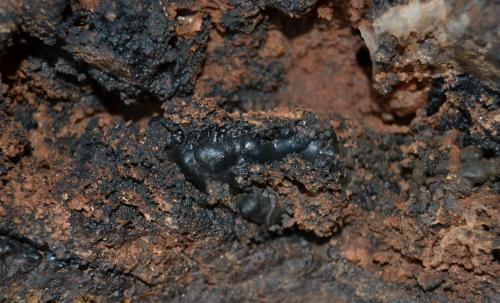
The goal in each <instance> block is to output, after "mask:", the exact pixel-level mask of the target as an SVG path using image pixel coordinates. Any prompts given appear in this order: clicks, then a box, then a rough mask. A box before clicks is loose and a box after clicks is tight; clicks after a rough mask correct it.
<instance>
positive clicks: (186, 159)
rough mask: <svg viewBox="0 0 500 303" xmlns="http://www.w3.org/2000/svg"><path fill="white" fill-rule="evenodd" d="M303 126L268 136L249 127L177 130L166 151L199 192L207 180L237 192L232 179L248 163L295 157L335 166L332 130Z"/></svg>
mask: <svg viewBox="0 0 500 303" xmlns="http://www.w3.org/2000/svg"><path fill="white" fill-rule="evenodd" d="M302 122H303V123H307V121H306V120H304V121H302ZM303 127H304V129H303V130H304V131H299V130H298V129H294V128H292V127H284V128H282V129H279V130H275V133H274V134H272V135H271V136H264V135H262V134H257V133H255V132H252V131H251V129H250V128H248V127H247V128H239V129H231V128H226V127H221V126H218V125H212V126H209V127H207V128H205V129H203V130H200V131H199V132H197V133H191V134H189V135H188V134H186V135H184V134H183V133H182V131H179V130H177V131H174V132H171V133H170V135H169V138H166V140H167V149H168V150H169V153H170V154H171V156H172V157H173V158H174V159H175V161H176V162H177V164H178V165H179V167H180V168H181V170H182V172H183V173H184V174H185V176H186V178H187V179H188V180H189V181H191V182H192V183H193V184H194V185H195V186H196V187H197V188H198V189H199V190H201V191H204V192H207V185H208V183H209V182H210V181H219V182H223V183H227V184H229V185H230V187H231V188H232V189H233V190H235V191H237V192H238V191H241V190H242V188H240V186H239V185H238V184H237V182H236V181H235V177H236V176H237V175H240V172H245V171H248V166H249V165H250V164H257V163H271V162H275V161H280V160H282V159H283V158H285V157H286V156H288V155H291V154H297V155H300V156H301V157H303V158H304V159H305V160H307V161H309V162H311V163H320V164H324V165H327V166H328V163H330V165H334V164H335V163H336V162H335V161H333V160H335V158H336V155H337V138H336V136H335V133H334V132H333V130H332V129H331V128H330V129H324V130H322V131H320V130H318V129H316V130H315V129H313V128H310V127H307V125H303ZM333 169H335V168H333Z"/></svg>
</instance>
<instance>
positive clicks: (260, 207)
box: [235, 189, 282, 226]
mask: <svg viewBox="0 0 500 303" xmlns="http://www.w3.org/2000/svg"><path fill="white" fill-rule="evenodd" d="M235 200H236V204H237V207H238V210H239V211H240V213H241V215H242V216H243V217H244V218H245V219H248V220H250V221H252V222H254V223H257V224H265V225H268V226H271V225H275V224H279V223H281V215H282V209H281V207H280V206H279V204H278V197H277V195H276V194H275V193H273V192H272V191H271V190H268V189H264V190H260V189H258V190H256V191H254V192H252V193H244V194H240V195H238V196H236V198H235Z"/></svg>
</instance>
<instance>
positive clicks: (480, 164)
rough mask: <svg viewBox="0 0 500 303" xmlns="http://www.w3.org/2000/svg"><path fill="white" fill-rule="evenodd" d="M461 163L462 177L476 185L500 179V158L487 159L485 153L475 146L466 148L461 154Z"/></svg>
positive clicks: (460, 171)
mask: <svg viewBox="0 0 500 303" xmlns="http://www.w3.org/2000/svg"><path fill="white" fill-rule="evenodd" d="M460 161H461V162H462V164H461V166H460V170H459V174H460V176H462V177H463V178H466V179H467V180H469V181H471V182H472V183H474V185H481V184H483V183H485V182H486V181H488V179H490V180H492V181H495V180H496V179H498V178H500V158H490V159H486V158H484V157H483V152H482V151H481V150H480V149H479V148H477V147H475V146H468V147H466V148H464V149H463V150H462V152H461V153H460ZM497 182H498V181H497ZM497 186H498V185H497Z"/></svg>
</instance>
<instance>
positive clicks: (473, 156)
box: [460, 145, 483, 162]
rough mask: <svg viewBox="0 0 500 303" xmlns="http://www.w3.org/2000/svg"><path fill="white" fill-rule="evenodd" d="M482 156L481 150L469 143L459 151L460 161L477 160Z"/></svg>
mask: <svg viewBox="0 0 500 303" xmlns="http://www.w3.org/2000/svg"><path fill="white" fill-rule="evenodd" d="M482 157H483V151H482V150H480V149H479V148H477V147H475V146H473V145H471V146H467V147H466V148H464V149H463V150H462V151H461V152H460V161H462V162H469V161H477V160H479V159H481V158H482Z"/></svg>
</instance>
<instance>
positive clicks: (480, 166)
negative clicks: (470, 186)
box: [459, 160, 489, 185]
mask: <svg viewBox="0 0 500 303" xmlns="http://www.w3.org/2000/svg"><path fill="white" fill-rule="evenodd" d="M488 165H489V162H488V161H487V160H481V161H469V162H465V163H463V164H462V166H461V167H460V171H459V174H460V176H462V177H464V178H466V179H467V180H469V181H471V182H472V183H474V185H481V184H483V183H484V182H486V180H488V177H489V168H488Z"/></svg>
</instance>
